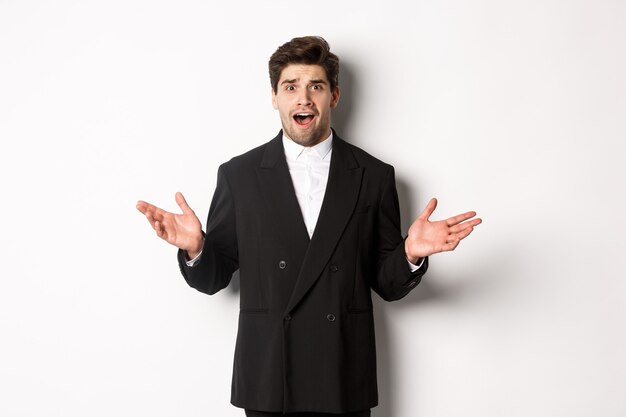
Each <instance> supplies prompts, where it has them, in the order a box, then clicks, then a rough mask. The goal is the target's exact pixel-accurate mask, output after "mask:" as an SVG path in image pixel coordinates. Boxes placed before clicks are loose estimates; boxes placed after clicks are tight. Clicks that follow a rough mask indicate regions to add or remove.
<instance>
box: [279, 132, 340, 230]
mask: <svg viewBox="0 0 626 417" xmlns="http://www.w3.org/2000/svg"><path fill="white" fill-rule="evenodd" d="M283 147H284V148H285V159H286V160H287V166H288V167H289V174H290V175H291V181H292V182H293V188H294V190H295V192H296V197H297V198H298V204H299V205H300V210H301V211H302V218H303V219H304V224H305V225H306V230H307V232H308V233H309V238H311V237H313V232H314V231H315V225H316V224H317V219H318V218H319V216H320V209H321V208H322V201H323V200H324V193H325V192H326V183H328V172H329V170H330V157H331V155H332V153H333V134H332V132H331V133H330V136H328V137H327V138H326V139H324V140H323V141H322V142H320V143H318V144H317V145H315V146H311V147H306V146H302V145H298V144H297V143H296V142H294V141H293V140H291V139H289V138H288V137H287V135H285V134H284V133H283Z"/></svg>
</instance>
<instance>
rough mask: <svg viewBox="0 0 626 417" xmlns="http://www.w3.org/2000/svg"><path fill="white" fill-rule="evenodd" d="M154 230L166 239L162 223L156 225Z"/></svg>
mask: <svg viewBox="0 0 626 417" xmlns="http://www.w3.org/2000/svg"><path fill="white" fill-rule="evenodd" d="M154 230H155V231H156V234H157V236H158V237H160V238H161V239H165V228H164V227H163V225H162V224H161V222H155V223H154Z"/></svg>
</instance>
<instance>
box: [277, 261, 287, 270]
mask: <svg viewBox="0 0 626 417" xmlns="http://www.w3.org/2000/svg"><path fill="white" fill-rule="evenodd" d="M278 267H279V268H280V269H285V268H286V267H287V262H285V261H280V262H279V263H278Z"/></svg>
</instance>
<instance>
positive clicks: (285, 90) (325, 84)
mask: <svg viewBox="0 0 626 417" xmlns="http://www.w3.org/2000/svg"><path fill="white" fill-rule="evenodd" d="M338 102H339V87H335V89H334V91H331V89H330V82H329V81H328V78H327V77H326V71H325V70H324V68H323V67H322V66H320V65H304V64H290V65H288V66H286V67H285V68H284V69H283V71H282V72H281V74H280V79H279V80H278V86H277V87H276V92H274V91H272V105H273V106H274V108H275V109H277V110H278V113H279V114H280V121H281V122H282V125H283V130H284V131H285V133H286V134H287V136H289V137H290V138H291V139H293V141H294V142H296V143H298V144H300V145H303V146H313V145H316V144H318V143H320V142H321V141H323V140H324V139H326V138H327V137H328V135H330V110H331V109H333V108H335V107H336V106H337V103H338Z"/></svg>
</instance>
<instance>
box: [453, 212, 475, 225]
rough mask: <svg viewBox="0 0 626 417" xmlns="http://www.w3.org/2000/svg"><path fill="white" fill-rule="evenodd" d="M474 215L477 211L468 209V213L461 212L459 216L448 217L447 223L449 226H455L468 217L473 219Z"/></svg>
mask: <svg viewBox="0 0 626 417" xmlns="http://www.w3.org/2000/svg"><path fill="white" fill-rule="evenodd" d="M474 216H476V212H475V211H468V212H467V213H463V214H459V215H457V216H453V217H450V218H448V219H446V224H447V225H448V226H454V225H455V224H459V223H461V222H463V221H465V220H467V219H471V218H472V217H474Z"/></svg>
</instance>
